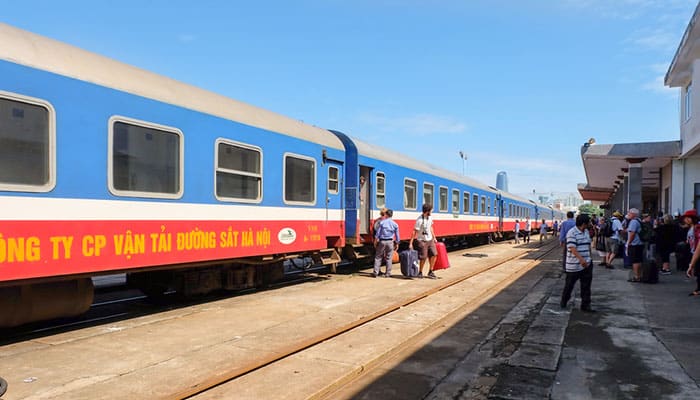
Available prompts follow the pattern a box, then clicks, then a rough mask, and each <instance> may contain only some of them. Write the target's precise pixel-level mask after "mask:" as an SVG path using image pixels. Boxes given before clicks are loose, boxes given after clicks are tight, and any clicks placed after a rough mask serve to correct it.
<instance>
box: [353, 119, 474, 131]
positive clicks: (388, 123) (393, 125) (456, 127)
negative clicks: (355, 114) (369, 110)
mask: <svg viewBox="0 0 700 400" xmlns="http://www.w3.org/2000/svg"><path fill="white" fill-rule="evenodd" d="M359 122H360V123H361V124H363V125H367V126H368V127H369V129H371V130H373V131H376V132H391V133H399V134H408V135H411V136H428V135H434V134H459V133H464V132H466V131H467V125H466V124H465V123H463V122H461V121H459V120H458V119H456V118H453V117H450V116H444V115H436V114H416V115H408V116H398V117H388V116H380V115H376V114H362V115H360V117H359Z"/></svg>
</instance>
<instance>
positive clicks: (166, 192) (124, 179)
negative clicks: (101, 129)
mask: <svg viewBox="0 0 700 400" xmlns="http://www.w3.org/2000/svg"><path fill="white" fill-rule="evenodd" d="M109 126H110V135H109V147H110V149H109V163H108V169H109V172H108V176H109V188H110V191H111V192H112V193H114V194H116V195H119V196H132V197H136V196H139V197H160V198H179V197H181V196H182V192H183V176H182V173H181V171H182V165H183V155H184V153H183V146H182V132H180V130H178V129H176V128H171V127H166V126H161V125H156V124H153V123H149V122H143V121H136V120H132V119H127V118H123V117H112V118H110V124H109Z"/></svg>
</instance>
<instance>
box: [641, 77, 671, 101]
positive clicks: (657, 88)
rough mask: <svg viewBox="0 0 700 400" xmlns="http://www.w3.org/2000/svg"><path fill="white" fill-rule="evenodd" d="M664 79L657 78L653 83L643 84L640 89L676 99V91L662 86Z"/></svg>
mask: <svg viewBox="0 0 700 400" xmlns="http://www.w3.org/2000/svg"><path fill="white" fill-rule="evenodd" d="M664 77H665V76H664V75H660V76H657V77H656V78H654V80H653V81H651V82H647V83H645V84H643V85H642V89H644V90H647V91H650V92H654V93H659V94H663V95H668V96H669V97H676V95H677V94H678V89H677V88H669V87H666V86H665V85H664Z"/></svg>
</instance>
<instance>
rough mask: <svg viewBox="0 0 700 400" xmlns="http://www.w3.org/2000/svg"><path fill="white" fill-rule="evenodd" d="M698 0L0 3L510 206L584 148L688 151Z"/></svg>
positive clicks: (72, 36)
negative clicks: (654, 144)
mask: <svg viewBox="0 0 700 400" xmlns="http://www.w3.org/2000/svg"><path fill="white" fill-rule="evenodd" d="M696 4H697V3H696V1H694V0H463V1H457V0H432V1H430V0H424V1H420V0H352V1H351V0H345V1H341V0H297V1H281V0H280V1H269V0H256V1H239V0H230V1H225V0H201V1H190V0H188V1H183V0H150V1H145V0H138V1H136V0H120V1H118V2H111V1H110V2H108V1H94V0H92V1H78V0H61V1H50V0H45V1H33V0H0V6H2V16H0V21H2V22H5V23H8V24H10V25H13V26H16V27H19V28H22V29H26V30H29V31H32V32H35V33H38V34H41V35H45V36H48V37H51V38H54V39H57V40H60V41H64V42H67V43H70V44H73V45H76V46H78V47H81V48H84V49H87V50H90V51H93V52H96V53H100V54H102V55H105V56H108V57H110V58H114V59H116V60H119V61H122V62H126V63H129V64H133V65H136V66H138V67H141V68H144V69H147V70H150V71H153V72H156V73H159V74H162V75H166V76H168V77H171V78H174V79H177V80H180V81H183V82H186V83H189V84H193V85H196V86H199V87H202V88H205V89H208V90H211V91H214V92H217V93H220V94H223V95H225V96H228V97H231V98H234V99H237V100H241V101H244V102H247V103H250V104H253V105H256V106H259V107H263V108H266V109H269V110H272V111H275V112H277V113H280V114H284V115H287V116H290V117H292V118H296V119H299V120H303V121H305V122H307V123H310V124H313V125H317V126H320V127H325V128H331V129H337V130H341V131H343V132H346V133H348V134H350V135H352V136H356V137H359V138H361V139H364V140H366V141H369V142H373V143H378V144H381V145H382V146H384V147H389V148H391V149H394V150H396V151H398V152H401V153H405V154H407V155H410V156H412V157H416V158H419V159H424V160H426V161H427V162H430V163H432V164H434V165H437V166H439V167H442V168H445V169H448V170H452V171H454V172H457V173H461V172H462V168H463V161H462V159H461V158H460V157H459V154H458V152H459V151H460V150H462V151H464V152H465V153H466V154H467V157H468V158H467V161H466V163H465V164H464V166H466V172H467V175H469V176H471V177H474V178H476V179H478V180H480V181H482V182H484V183H487V184H490V185H495V180H496V174H497V173H498V171H502V170H503V171H506V172H507V173H508V177H509V183H510V190H511V191H512V192H515V193H522V194H525V193H531V192H532V191H533V190H535V191H536V192H537V193H538V194H539V193H550V192H555V193H556V192H575V191H576V184H577V183H580V182H585V175H584V171H583V166H582V163H581V157H580V153H579V151H580V146H581V144H582V143H583V142H585V141H586V140H588V138H590V137H594V138H595V139H596V141H597V142H598V143H624V142H637V141H664V140H677V139H678V138H679V128H678V92H677V90H676V89H669V88H665V87H664V86H663V76H664V74H665V72H666V70H667V68H668V65H669V63H670V62H671V59H672V57H673V54H674V53H675V51H676V48H677V47H678V43H679V42H680V39H681V37H682V34H683V32H684V30H685V28H686V26H687V23H688V21H689V20H690V17H691V16H692V13H693V10H694V8H695V6H696Z"/></svg>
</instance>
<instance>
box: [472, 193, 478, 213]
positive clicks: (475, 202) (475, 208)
mask: <svg viewBox="0 0 700 400" xmlns="http://www.w3.org/2000/svg"><path fill="white" fill-rule="evenodd" d="M472 213H474V214H479V195H478V194H476V193H474V195H473V196H472Z"/></svg>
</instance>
